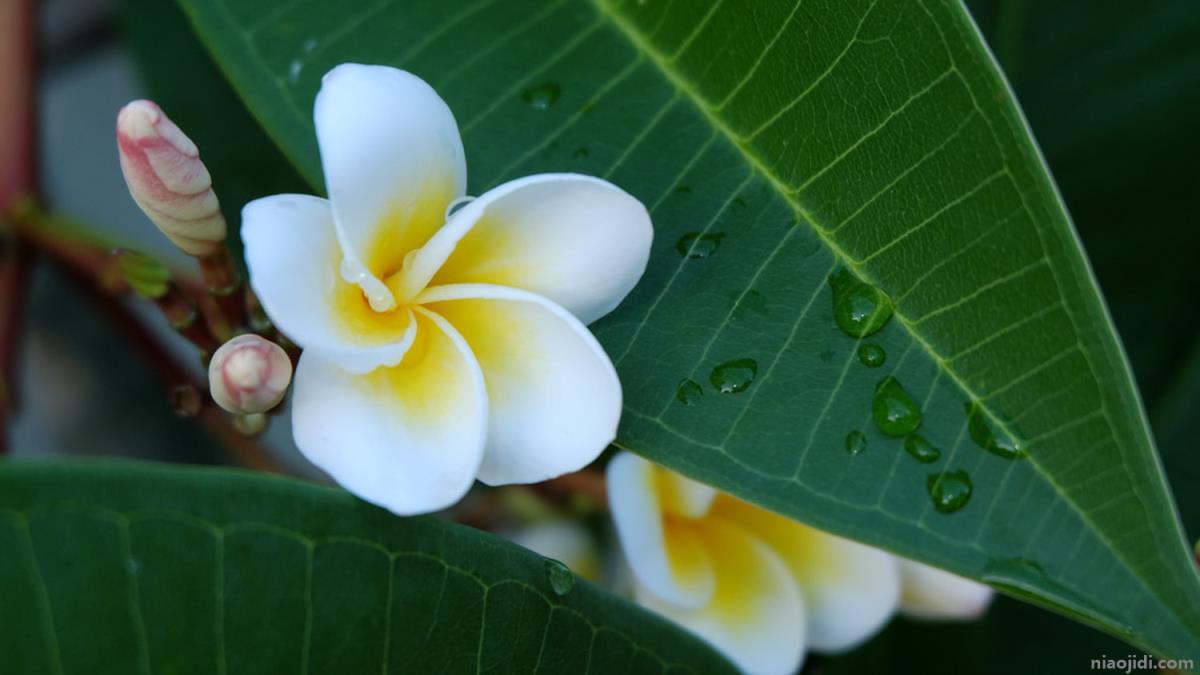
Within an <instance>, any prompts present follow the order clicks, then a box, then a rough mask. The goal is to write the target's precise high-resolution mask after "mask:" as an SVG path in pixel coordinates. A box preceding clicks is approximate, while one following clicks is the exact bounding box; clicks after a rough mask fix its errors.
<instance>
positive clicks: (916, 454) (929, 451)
mask: <svg viewBox="0 0 1200 675" xmlns="http://www.w3.org/2000/svg"><path fill="white" fill-rule="evenodd" d="M904 451H905V452H907V453H908V454H910V455H912V456H913V459H915V460H917V461H918V462H921V463H922V464H932V463H934V462H936V461H938V458H939V457H941V456H942V451H941V450H938V449H937V448H936V447H934V445H933V444H932V443H930V442H929V441H927V440H925V437H924V436H922V435H920V434H909V435H908V436H905V437H904Z"/></svg>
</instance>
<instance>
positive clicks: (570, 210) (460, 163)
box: [242, 64, 652, 515]
mask: <svg viewBox="0 0 1200 675" xmlns="http://www.w3.org/2000/svg"><path fill="white" fill-rule="evenodd" d="M314 117H315V122H316V129H317V141H318V143H319V145H320V148H321V160H322V165H323V167H324V172H325V180H326V188H327V191H328V193H329V199H328V200H325V199H319V198H316V197H312V196H306V195H277V196H274V197H267V198H265V199H259V200H257V201H254V202H251V203H250V204H248V205H247V206H246V207H245V209H244V211H243V213H242V220H243V225H242V237H243V239H244V240H245V244H246V263H247V266H248V267H249V269H250V283H251V286H253V288H254V291H255V292H256V293H257V294H258V297H259V298H260V299H261V301H262V304H263V307H264V308H265V309H266V312H267V314H268V315H269V316H270V318H271V320H272V321H274V322H275V324H276V325H277V326H278V327H279V329H280V330H281V331H283V332H284V333H285V334H286V335H288V336H289V337H290V338H291V339H292V340H293V341H295V342H296V343H297V344H298V345H300V346H301V347H303V348H304V353H303V356H302V357H301V358H300V362H299V364H298V365H297V368H296V375H295V391H294V394H293V409H292V419H293V433H294V435H295V439H296V444H297V445H298V446H299V448H300V450H301V451H302V452H303V453H304V455H305V456H307V457H308V458H309V459H310V460H311V461H313V462H314V463H315V464H316V465H317V466H319V467H321V468H322V469H324V470H325V471H326V472H328V473H329V474H330V475H331V476H332V477H333V478H334V480H336V481H337V482H339V483H340V484H342V485H343V486H344V487H346V488H347V489H348V490H350V491H351V492H353V493H355V494H357V495H359V496H360V497H362V498H364V499H366V500H368V501H371V502H374V503H376V504H379V505H381V506H384V507H386V508H388V509H390V510H392V511H393V512H395V513H397V514H401V515H407V514H414V513H421V512H428V511H434V510H438V509H441V508H444V507H447V506H449V505H451V504H453V503H454V502H456V501H457V500H458V499H459V498H460V497H462V495H463V494H464V493H465V492H466V491H467V490H468V489H469V488H470V486H471V484H472V482H473V481H474V479H476V478H478V479H479V480H481V481H483V482H485V483H488V484H492V485H497V484H505V483H528V482H536V481H541V480H545V479H548V478H552V477H554V476H557V475H559V474H562V473H567V472H570V471H575V470H577V469H579V468H581V467H583V466H585V465H586V464H588V463H590V462H591V461H592V460H593V459H595V458H596V456H597V455H598V454H599V453H600V452H601V451H602V450H603V449H604V448H605V447H606V446H607V445H608V443H609V442H610V441H611V440H612V439H613V438H614V437H615V433H616V426H617V421H618V418H619V417H620V412H621V385H620V382H619V381H618V380H617V375H616V372H615V370H614V369H613V366H612V363H611V362H610V361H609V358H608V356H607V355H606V354H605V353H604V351H603V349H601V347H600V345H599V343H597V342H596V339H595V338H594V337H593V336H592V335H591V333H589V332H588V330H587V328H585V327H584V324H586V323H589V322H591V321H594V320H596V319H597V318H599V317H601V316H603V315H604V314H607V313H608V312H609V311H611V310H612V309H613V308H614V307H616V306H617V304H618V303H619V302H620V301H621V300H622V299H623V298H624V297H625V295H626V294H627V293H629V291H630V290H631V289H632V288H633V287H634V285H635V284H636V283H637V281H638V279H639V278H640V277H641V275H642V272H643V271H644V270H645V267H646V262H647V259H648V258H649V252H650V241H651V236H652V230H651V225H650V218H649V215H648V214H647V213H646V209H645V207H643V206H642V204H641V203H640V202H638V201H637V200H636V199H634V198H633V197H631V196H629V195H628V194H626V193H625V192H623V191H622V190H620V189H619V188H617V187H615V186H613V185H611V184H610V183H607V182H605V181H602V180H599V179H596V178H590V177H587V176H580V175H575V174H542V175H536V176H529V177H526V178H522V179H519V180H514V181H512V182H509V183H505V184H503V185H500V186H499V187H496V188H494V189H492V190H490V191H488V192H487V193H485V194H484V195H483V196H481V197H479V198H478V199H475V200H474V201H471V202H470V203H468V204H466V205H465V206H462V207H461V208H459V209H458V210H457V211H454V212H453V214H451V215H449V216H448V213H447V212H448V210H449V208H450V207H451V206H452V205H456V204H459V203H461V202H462V201H463V196H464V192H465V189H466V182H467V181H466V165H465V160H464V155H463V147H462V140H461V139H460V137H459V133H458V127H457V125H456V124H455V121H454V117H453V115H452V114H451V113H450V110H449V108H448V107H447V106H446V104H445V103H444V102H443V101H442V99H441V98H439V97H438V95H437V94H436V93H435V92H434V91H433V89H432V88H430V87H429V85H427V84H426V83H425V82H424V81H422V80H421V79H419V78H417V77H415V76H414V75H412V74H410V73H407V72H404V71H401V70H396V69H394V68H387V67H382V66H364V65H353V64H347V65H341V66H338V67H336V68H334V69H333V70H332V71H330V72H329V73H328V74H327V75H326V76H325V78H324V80H322V85H321V91H320V92H319V93H318V94H317V99H316V105H315V113H314ZM447 216H448V219H447Z"/></svg>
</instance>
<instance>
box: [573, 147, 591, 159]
mask: <svg viewBox="0 0 1200 675" xmlns="http://www.w3.org/2000/svg"><path fill="white" fill-rule="evenodd" d="M591 154H592V153H591V152H589V151H588V149H587V148H584V147H579V148H575V152H573V153H571V156H572V157H574V158H575V159H587V157H588V156H589V155H591Z"/></svg>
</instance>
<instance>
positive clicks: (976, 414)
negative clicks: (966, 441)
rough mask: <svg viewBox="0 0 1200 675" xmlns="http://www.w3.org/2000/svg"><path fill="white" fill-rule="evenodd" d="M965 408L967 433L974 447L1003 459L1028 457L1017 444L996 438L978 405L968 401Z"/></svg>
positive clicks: (1001, 437)
mask: <svg viewBox="0 0 1200 675" xmlns="http://www.w3.org/2000/svg"><path fill="white" fill-rule="evenodd" d="M966 407H967V432H968V433H969V434H970V435H971V440H972V441H975V444H976V445H978V446H979V447H981V448H983V449H984V450H987V451H988V452H990V453H992V454H993V455H996V456H998V457H1003V458H1004V459H1021V458H1023V457H1027V456H1028V455H1029V453H1028V452H1027V451H1026V450H1025V448H1024V447H1023V446H1022V445H1021V444H1020V443H1019V442H1017V441H1015V440H1013V439H1011V438H1007V437H1005V436H998V435H997V434H996V433H995V432H994V431H992V425H991V424H990V423H988V420H987V417H986V416H985V415H984V413H983V408H982V407H981V406H980V405H979V404H978V403H976V402H974V401H968V402H967V404H966Z"/></svg>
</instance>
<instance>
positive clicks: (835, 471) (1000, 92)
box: [182, 0, 1200, 656]
mask: <svg viewBox="0 0 1200 675" xmlns="http://www.w3.org/2000/svg"><path fill="white" fill-rule="evenodd" d="M182 2H183V4H184V6H185V8H186V9H187V11H188V12H189V15H190V16H191V19H192V21H193V23H194V24H195V26H196V27H197V29H198V30H199V32H200V34H201V36H202V38H204V39H205V40H206V42H207V44H208V45H209V47H210V49H211V50H212V51H213V53H214V54H215V56H216V58H217V60H218V62H219V63H220V64H221V66H222V67H223V68H224V70H225V71H226V73H227V74H228V75H229V76H230V78H231V80H232V81H233V83H234V85H235V87H236V88H237V89H238V90H239V91H240V93H241V94H242V95H243V97H244V98H245V99H246V100H247V102H248V103H249V105H250V107H251V109H252V111H253V112H254V113H255V115H256V116H257V117H258V118H259V119H260V120H261V121H262V122H263V124H264V125H265V126H266V128H267V129H268V131H269V132H270V133H271V134H272V135H273V136H274V138H275V139H276V140H277V141H278V142H279V143H280V145H281V147H282V148H283V149H284V151H285V153H286V154H288V155H289V156H290V157H291V158H292V159H293V160H294V161H295V163H296V164H297V166H298V167H299V168H300V170H301V172H302V173H304V174H305V175H306V176H307V177H308V178H309V179H310V181H312V182H313V184H314V185H319V184H320V170H319V162H318V156H317V148H316V144H315V140H314V134H313V129H312V123H311V121H310V109H311V103H312V98H313V96H314V93H315V91H316V89H317V87H318V85H319V79H320V76H321V74H322V73H323V72H325V71H326V70H327V69H328V68H329V67H331V66H332V65H334V64H336V63H339V62H343V61H362V62H374V63H389V64H394V65H398V66H401V67H404V68H407V69H409V70H412V71H414V72H416V73H418V74H420V75H421V76H423V77H424V78H426V79H427V80H429V81H430V82H431V83H432V84H433V85H434V86H435V87H436V88H437V89H438V90H439V91H440V92H441V93H442V94H443V96H444V97H445V98H446V99H447V100H448V101H449V103H450V105H451V107H452V108H453V109H454V111H455V113H456V115H457V117H458V119H459V121H460V124H461V127H462V130H463V133H464V138H465V141H466V145H467V153H468V159H469V166H470V168H471V172H472V179H471V185H472V189H473V190H474V191H475V192H476V193H478V192H479V191H482V190H484V189H487V188H488V187H490V186H492V185H495V184H496V183H497V182H499V181H502V180H505V179H507V178H511V177H514V176H518V175H521V174H526V173H531V172H534V171H540V170H549V169H555V170H580V171H584V172H588V173H592V174H596V175H601V176H606V177H609V178H610V179H612V180H614V181H616V182H617V183H619V184H620V185H622V186H623V187H625V188H627V189H629V190H630V191H632V192H633V193H634V194H636V195H637V196H639V197H640V198H641V199H642V200H643V201H644V202H645V203H646V204H647V205H648V206H649V207H650V208H651V211H652V215H653V217H654V221H655V227H656V241H655V245H654V251H653V256H652V260H651V264H650V267H649V270H648V271H647V274H646V277H645V278H644V280H643V281H642V283H641V285H640V286H639V287H638V289H637V290H636V291H635V292H634V294H633V295H632V296H631V297H630V298H629V300H628V301H627V302H626V303H625V304H624V305H623V306H622V307H621V308H620V310H619V311H618V312H616V313H615V314H613V315H612V316H610V317H608V318H606V319H605V320H604V321H602V322H601V323H599V324H598V325H597V326H596V329H595V330H596V331H597V333H598V335H599V336H600V337H601V339H602V341H603V342H604V344H605V346H606V347H607V349H608V350H609V352H610V353H611V354H612V355H613V358H614V360H615V361H616V363H617V365H618V369H619V371H620V374H621V377H622V380H623V382H624V386H625V396H626V411H625V416H624V422H623V425H622V428H621V432H620V438H619V442H620V444H621V445H623V446H626V447H629V448H632V449H634V450H636V451H638V452H640V453H643V454H645V455H646V456H648V457H650V458H652V459H655V460H657V461H660V462H662V463H664V464H667V465H669V466H672V467H674V468H676V469H678V470H680V471H683V472H685V473H687V474H689V475H691V476H694V477H696V478H699V479H701V480H705V481H708V482H711V483H714V484H716V485H719V486H721V487H723V488H725V489H727V490H730V491H732V492H734V493H736V494H739V495H742V496H744V497H746V498H748V499H751V500H753V501H756V502H758V503H760V504H763V505H766V506H768V507H770V508H773V509H776V510H778V511H780V512H783V513H786V514H790V515H793V516H796V517H799V518H802V519H804V520H807V521H809V522H812V523H814V524H816V525H818V526H821V527H824V528H827V529H830V530H833V531H836V532H840V533H843V534H845V535H848V536H851V537H854V538H857V539H861V540H864V541H868V542H871V543H874V544H876V545H880V546H884V547H886V548H889V549H892V550H896V551H899V552H901V553H903V554H906V555H910V556H913V557H917V558H921V559H924V560H928V561H931V562H934V563H936V564H940V565H943V566H945V567H948V568H951V569H954V570H957V571H959V572H961V573H964V574H968V575H971V576H974V577H977V578H983V579H986V580H988V581H991V582H992V583H994V584H996V585H998V586H1000V587H1002V588H1005V589H1008V590H1010V591H1011V592H1013V593H1015V594H1019V595H1022V596H1028V597H1033V598H1036V599H1037V600H1038V601H1039V602H1042V603H1044V604H1047V605H1049V606H1052V607H1054V608H1056V609H1058V610H1059V611H1062V612H1064V613H1068V614H1070V615H1072V616H1075V617H1077V618H1079V619H1082V620H1084V621H1086V622H1088V623H1091V624H1093V625H1098V626H1102V627H1104V628H1105V629H1107V630H1109V631H1111V632H1113V633H1115V634H1117V635H1120V636H1122V637H1124V638H1125V639H1127V640H1130V641H1132V642H1134V643H1136V644H1138V645H1142V646H1145V647H1147V648H1150V649H1154V650H1156V651H1159V652H1161V653H1166V654H1172V655H1176V656H1178V655H1181V654H1192V655H1194V654H1200V639H1198V637H1197V633H1198V631H1200V584H1198V582H1197V576H1196V571H1195V570H1194V569H1193V567H1192V564H1191V563H1190V557H1189V556H1188V555H1187V547H1186V546H1185V545H1184V542H1183V539H1182V537H1181V534H1180V530H1179V525H1178V520H1177V518H1176V515H1175V511H1174V507H1173V504H1172V501H1171V498H1170V496H1169V493H1168V492H1167V490H1166V487H1165V484H1164V481H1163V476H1162V471H1161V468H1160V466H1159V463H1158V460H1157V459H1156V457H1155V454H1154V449H1153V442H1152V440H1151V439H1150V437H1149V434H1148V431H1147V427H1146V423H1145V420H1144V416H1143V414H1142V411H1141V407H1140V403H1139V401H1138V398H1137V394H1136V392H1135V390H1134V388H1133V386H1132V384H1131V381H1130V375H1129V370H1128V366H1127V364H1126V361H1125V358H1124V356H1123V354H1122V352H1121V348H1120V346H1119V344H1118V342H1117V341H1116V338H1115V336H1114V334H1113V332H1112V328H1111V324H1110V322H1109V319H1108V317H1107V314H1106V311H1105V309H1104V305H1103V303H1102V301H1101V299H1100V297H1099V295H1098V293H1097V290H1096V287H1095V283H1094V281H1093V279H1092V277H1091V274H1090V272H1089V270H1088V266H1087V263H1086V260H1085V259H1084V257H1083V255H1082V252H1081V251H1080V248H1079V245H1078V242H1077V240H1076V238H1075V234H1074V232H1073V230H1072V228H1071V224H1070V221H1069V219H1068V217H1067V215H1066V213H1065V211H1064V210H1063V207H1062V204H1061V203H1060V201H1059V199H1058V197H1057V195H1056V192H1055V189H1054V186H1053V183H1052V182H1051V181H1050V179H1049V177H1048V175H1047V174H1046V171H1045V168H1044V165H1043V163H1042V161H1041V158H1040V157H1039V155H1038V152H1037V149H1036V147H1035V146H1034V144H1033V143H1032V141H1031V139H1030V137H1029V134H1028V131H1027V129H1026V127H1025V124H1024V122H1023V120H1022V119H1021V116H1020V113H1019V111H1018V110H1017V108H1016V107H1015V104H1014V103H1013V100H1012V98H1011V95H1010V93H1009V90H1008V88H1007V86H1006V84H1005V83H1004V81H1003V80H1002V78H1001V77H1000V75H999V73H998V71H997V69H996V67H995V65H994V63H993V62H992V60H991V58H990V56H989V55H988V53H987V52H986V50H985V49H984V48H983V46H982V44H981V42H980V39H979V36H978V34H977V32H976V30H975V28H974V26H973V25H972V23H971V21H970V19H969V18H968V16H967V15H966V13H965V11H964V10H963V8H962V7H961V5H960V4H959V3H957V2H952V1H950V0H875V1H865V0H858V1H848V0H800V1H797V2H791V1H788V2H766V1H761V0H760V1H755V2H750V1H744V2H739V1H737V0H717V1H716V2H712V3H708V2H706V3H694V2H693V3H689V2H679V1H678V0H677V1H676V2H658V1H655V2H640V1H638V0H626V1H624V2H621V1H616V0H613V1H611V2H610V1H608V0H592V1H590V2H589V1H588V0H553V1H551V2H534V1H533V0H527V1H521V2H516V1H513V2H503V3H501V2H498V1H497V0H477V1H474V2H466V3H447V2H434V1H432V0H429V1H423V2H420V1H419V2H403V3H402V2H388V1H386V0H385V1H381V2H376V3H372V4H370V5H369V6H355V7H354V8H351V9H347V8H346V7H345V6H343V5H339V4H334V3H325V2H319V1H317V0H271V1H264V2H256V3H235V2H231V1H228V0H182ZM839 268H844V269H845V270H848V272H849V274H850V276H851V278H857V279H860V280H864V281H866V282H870V283H872V284H875V285H877V286H878V287H879V288H881V289H882V290H883V291H884V292H886V293H887V295H888V296H890V298H891V299H892V301H893V302H894V303H895V307H896V312H895V318H894V319H893V320H892V321H891V322H890V323H889V324H888V325H887V326H886V327H885V328H884V329H883V330H882V331H881V332H880V333H878V334H877V335H875V336H873V337H872V338H870V341H872V342H876V343H878V344H879V345H881V346H883V348H884V349H885V350H886V352H887V354H888V359H887V362H886V364H885V365H884V366H883V367H881V368H874V369H873V368H868V367H865V366H863V365H861V364H860V363H859V362H858V358H857V356H856V349H857V347H858V346H859V343H860V340H856V339H852V338H849V337H847V336H846V335H844V334H842V333H841V332H840V331H839V330H838V328H837V327H836V326H835V323H834V319H833V304H832V300H831V297H832V296H831V290H830V285H829V284H828V283H827V278H828V277H829V276H830V275H831V274H833V273H835V272H836V271H838V270H839ZM731 361H736V362H737V363H738V364H740V367H730V368H726V369H724V370H722V369H721V368H719V366H720V365H721V364H727V363H729V362H731ZM889 375H890V376H894V377H895V378H897V380H898V381H899V382H900V383H901V385H902V387H903V388H904V389H905V390H907V391H908V392H909V393H910V394H911V395H912V397H913V398H914V399H915V400H916V401H917V402H918V403H919V405H920V407H921V409H922V410H923V426H922V428H921V433H922V434H923V435H924V436H925V437H927V438H928V439H929V440H930V441H931V442H932V443H933V444H935V445H936V446H939V447H940V448H942V450H943V452H942V454H941V459H940V460H939V461H938V462H937V463H936V464H931V465H925V464H919V463H917V462H915V461H914V460H912V459H911V458H909V457H908V456H907V455H906V454H905V453H904V452H903V450H901V446H902V444H901V443H900V441H899V440H897V439H892V438H888V437H885V436H884V435H882V434H880V433H879V431H878V430H877V429H876V428H875V426H874V425H872V422H871V417H872V413H871V409H872V392H873V390H874V388H875V386H876V384H877V383H878V382H879V381H880V380H881V378H883V377H885V376H889ZM734 377H738V378H743V379H746V380H752V381H750V383H749V384H748V386H730V385H734V384H737V385H742V384H745V382H742V381H739V382H733V381H731V379H730V378H734ZM723 378H724V379H725V381H724V382H723V381H722V380H723ZM683 380H691V381H693V382H695V383H698V384H696V385H688V386H686V387H685V388H684V389H683V390H680V389H679V387H680V383H681V381H683ZM710 384H711V386H710ZM722 385H724V386H722ZM722 389H724V390H726V392H727V393H723V392H722V391H721V390H722ZM971 402H974V404H975V406H976V407H975V410H976V411H977V414H976V416H975V420H976V424H975V425H974V427H975V428H974V430H973V432H972V429H971V428H969V427H970V425H968V417H967V415H966V414H965V406H967V404H969V403H971ZM985 427H991V428H992V429H993V430H994V434H995V436H996V437H997V438H1000V439H1001V440H1002V441H1015V442H1019V443H1020V444H1021V445H1023V446H1025V447H1026V448H1027V449H1028V457H1026V458H1022V459H1008V458H1004V457H1001V456H999V455H998V454H996V453H989V452H987V451H985V450H983V449H982V448H981V447H980V446H979V445H978V444H977V443H975V442H973V439H975V438H983V436H984V433H981V432H986V429H985ZM852 431H862V432H864V433H865V438H866V441H867V451H866V452H862V453H859V454H855V455H851V454H850V453H847V452H846V450H845V444H846V440H847V435H848V434H849V433H850V432H852ZM943 470H946V471H954V472H959V471H962V472H966V473H967V474H969V476H970V478H971V480H972V482H973V486H974V487H973V495H972V496H971V497H970V500H969V501H968V502H967V504H966V506H965V507H964V508H962V509H960V510H958V511H957V512H955V513H952V514H947V513H943V512H940V511H938V510H937V509H935V508H934V507H933V504H932V503H931V499H930V497H929V495H928V494H926V490H927V485H929V484H931V480H930V478H931V476H932V475H933V474H935V473H936V472H939V471H943ZM932 484H934V485H935V486H936V485H937V484H938V483H937V481H936V480H935V481H932Z"/></svg>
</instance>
